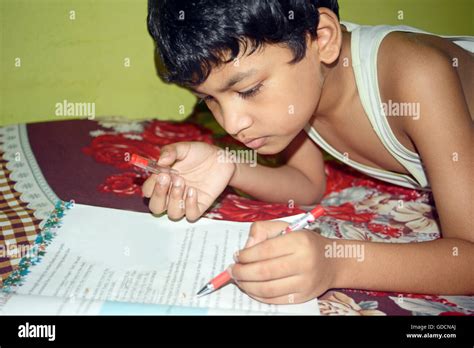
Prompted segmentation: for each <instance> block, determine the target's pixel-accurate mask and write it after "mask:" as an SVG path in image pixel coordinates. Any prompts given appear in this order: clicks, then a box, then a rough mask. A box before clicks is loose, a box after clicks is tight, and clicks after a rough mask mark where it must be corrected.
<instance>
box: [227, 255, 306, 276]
mask: <svg viewBox="0 0 474 348" xmlns="http://www.w3.org/2000/svg"><path fill="white" fill-rule="evenodd" d="M295 259H296V257H295V255H294V254H292V255H287V256H283V257H277V258H275V259H271V260H265V261H261V262H252V263H247V264H241V263H236V264H235V265H233V266H232V268H231V270H230V271H231V273H232V278H233V279H235V280H237V281H238V282H243V281H245V282H253V281H256V282H262V281H269V280H276V279H282V278H287V277H291V276H295V275H298V274H299V272H298V271H296V272H295V267H294V266H293V265H294V263H295V261H296V260H295Z"/></svg>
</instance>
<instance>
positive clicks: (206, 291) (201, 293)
mask: <svg viewBox="0 0 474 348" xmlns="http://www.w3.org/2000/svg"><path fill="white" fill-rule="evenodd" d="M211 292H212V290H211V289H210V288H209V284H206V285H205V286H204V287H203V288H202V289H201V290H199V291H198V293H197V294H196V296H198V297H200V296H204V295H207V294H209V293H211Z"/></svg>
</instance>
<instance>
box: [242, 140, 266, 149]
mask: <svg viewBox="0 0 474 348" xmlns="http://www.w3.org/2000/svg"><path fill="white" fill-rule="evenodd" d="M266 142H267V137H260V138H254V139H250V140H249V141H247V142H244V144H245V146H247V147H250V148H251V149H254V150H255V149H258V148H259V147H262V146H263V145H265V143H266Z"/></svg>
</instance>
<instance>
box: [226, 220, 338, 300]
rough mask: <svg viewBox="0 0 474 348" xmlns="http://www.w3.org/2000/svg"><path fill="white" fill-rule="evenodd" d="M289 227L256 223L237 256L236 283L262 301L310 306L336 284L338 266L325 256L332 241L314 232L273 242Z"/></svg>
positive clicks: (231, 269)
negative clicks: (336, 268) (327, 245)
mask: <svg viewBox="0 0 474 348" xmlns="http://www.w3.org/2000/svg"><path fill="white" fill-rule="evenodd" d="M286 226H288V223H286V222H283V221H259V222H255V223H253V224H252V225H251V228H250V236H249V239H248V241H247V244H246V245H245V248H244V249H243V250H240V251H239V252H236V253H235V254H234V259H235V261H236V264H235V265H233V266H231V268H230V271H231V274H232V278H233V279H234V282H235V283H236V284H237V286H239V288H240V289H242V290H243V291H244V292H246V293H247V294H248V295H249V296H250V297H252V298H254V299H256V300H258V301H261V302H265V303H272V304H289V303H301V302H306V301H309V300H311V299H313V298H315V297H317V296H318V295H321V294H322V293H324V292H326V291H327V290H328V289H330V288H331V287H332V286H333V284H334V278H335V275H336V270H335V265H334V262H331V259H328V258H326V257H325V256H324V246H325V245H326V244H327V241H328V239H327V238H325V237H322V236H321V235H319V233H317V232H313V231H310V230H300V231H293V232H291V233H288V234H286V235H283V236H279V237H276V238H272V237H274V236H276V235H278V233H279V232H280V231H281V230H282V229H284V228H285V227H286Z"/></svg>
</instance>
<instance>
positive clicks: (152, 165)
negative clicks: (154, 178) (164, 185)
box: [130, 153, 179, 174]
mask: <svg viewBox="0 0 474 348" xmlns="http://www.w3.org/2000/svg"><path fill="white" fill-rule="evenodd" d="M130 163H131V164H133V165H134V166H137V167H139V168H142V169H145V170H146V171H148V172H152V173H155V174H160V173H168V174H170V173H171V174H178V173H179V172H178V171H177V170H175V169H171V168H169V167H162V166H159V165H158V161H154V160H151V159H148V158H145V157H142V156H139V155H137V154H136V153H133V154H132V157H131V158H130Z"/></svg>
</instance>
